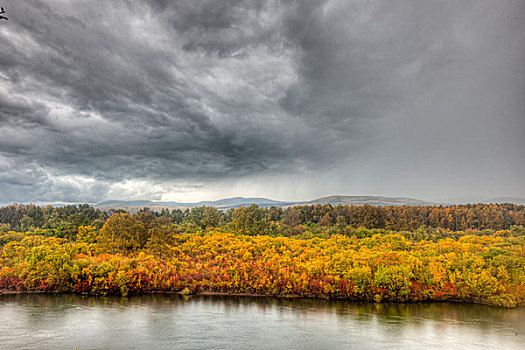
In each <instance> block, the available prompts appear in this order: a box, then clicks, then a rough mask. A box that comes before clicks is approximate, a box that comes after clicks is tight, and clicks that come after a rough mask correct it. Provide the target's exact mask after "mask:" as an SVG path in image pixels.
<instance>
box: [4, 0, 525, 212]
mask: <svg viewBox="0 0 525 350" xmlns="http://www.w3.org/2000/svg"><path fill="white" fill-rule="evenodd" d="M0 5H2V6H3V7H4V8H5V9H6V12H7V13H6V16H7V17H8V18H9V20H8V21H5V20H1V21H0V203H9V202H100V201H103V200H106V199H157V200H161V199H162V200H175V201H177V200H178V201H197V200H204V199H208V200H211V199H218V198H222V197H229V196H264V197H269V198H274V199H282V200H303V199H313V198H315V197H319V196H324V195H330V194H346V195H387V196H409V197H416V198H422V199H427V200H441V199H446V198H452V197H457V196H481V197H483V196H484V197H495V196H525V21H524V20H523V19H524V18H525V2H524V1H523V0H498V1H495V0H472V1H464V0H450V1H437V0H436V1H431V0H429V1H416V0H412V1H402V0H399V1H391V0H382V1H381V0H375V1H364V0H359V1H351V0H329V1H307V0H286V1H285V0H283V1H271V0H269V1H250V0H229V1H226V0H184V1H182V0H181V1H175V0H174V1H167V0H150V1H139V0H112V1H102V0H93V1H81V0H47V1H36V0H24V1H20V0H3V1H1V3H0Z"/></svg>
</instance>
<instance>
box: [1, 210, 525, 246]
mask: <svg viewBox="0 0 525 350" xmlns="http://www.w3.org/2000/svg"><path fill="white" fill-rule="evenodd" d="M115 212H117V213H125V212H124V211H122V210H118V211H115V210H110V211H103V210H100V209H96V208H93V207H91V206H89V205H87V204H85V205H79V206H73V205H68V206H63V207H52V206H45V207H40V206H36V205H33V204H29V205H21V204H13V205H9V206H6V207H3V208H0V231H3V232H6V231H9V230H11V231H19V232H22V231H27V230H34V229H37V228H38V229H44V230H50V231H53V232H55V236H57V237H66V238H74V237H75V236H76V233H77V228H78V227H79V226H82V225H84V226H86V225H89V226H93V227H96V228H97V229H100V228H101V227H102V225H104V223H105V222H106V220H107V219H108V218H109V217H110V216H111V214H113V213H115ZM133 215H134V216H136V217H137V218H138V219H139V220H142V221H143V222H142V223H143V224H144V225H146V226H147V225H148V222H149V221H151V220H153V219H154V218H163V219H166V220H168V221H169V222H170V223H171V224H174V225H179V226H180V229H181V230H186V231H190V232H195V231H196V230H198V229H207V228H211V227H221V226H229V227H231V228H232V229H233V230H235V231H237V232H240V233H244V234H270V235H272V234H273V235H275V234H284V235H299V234H304V233H305V232H315V233H327V232H328V233H335V232H339V233H341V232H342V233H344V232H348V231H350V230H355V229H357V228H360V227H362V228H366V229H385V230H392V231H414V230H417V229H419V228H421V227H426V228H430V229H444V230H449V231H465V230H487V229H488V230H508V229H511V228H512V227H513V226H525V206H522V205H514V204H468V205H453V206H421V207H412V206H393V207H378V206H370V205H363V206H347V205H338V206H331V205H304V206H294V207H288V208H280V207H270V208H260V207H258V206H257V205H251V206H249V207H239V208H235V209H230V210H227V211H222V210H218V209H216V208H214V207H206V206H203V207H196V208H192V209H186V210H181V209H174V210H171V211H170V210H168V209H162V210H161V211H151V210H149V209H142V210H140V211H139V212H138V213H136V214H133ZM168 221H165V223H166V222H168Z"/></svg>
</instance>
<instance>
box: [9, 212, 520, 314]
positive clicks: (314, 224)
mask: <svg viewBox="0 0 525 350" xmlns="http://www.w3.org/2000/svg"><path fill="white" fill-rule="evenodd" d="M524 225H525V207H524V206H519V205H512V204H500V205H497V204H490V205H487V204H474V205H458V206H448V207H445V206H440V207H373V206H368V205H365V206H336V207H332V206H330V205H316V206H296V207H290V208H277V207H271V208H259V207H257V206H256V205H252V206H250V207H240V208H237V209H231V210H228V211H220V210H217V209H216V208H213V207H198V208H193V209H191V210H184V211H183V210H172V211H168V210H162V211H160V212H152V211H149V210H141V211H139V212H138V213H135V214H129V213H126V212H123V211H117V212H105V211H101V210H99V209H95V208H92V207H90V206H89V205H81V206H64V207H51V206H46V207H38V206H35V205H10V206H7V207H3V208H0V247H1V248H2V254H1V257H0V289H1V290H3V291H47V292H73V293H83V294H100V295H107V294H120V295H130V294H137V293H149V292H180V291H184V292H185V293H199V292H213V293H239V294H261V295H277V296H297V297H316V298H348V299H358V300H369V301H376V302H380V301H387V300H390V301H400V302H403V301H425V300H427V301H432V300H434V301H442V300H453V301H467V302H475V303H483V304H488V305H495V306H506V307H512V306H516V305H517V304H518V303H521V302H523V300H524V294H525V287H524V286H525V228H524Z"/></svg>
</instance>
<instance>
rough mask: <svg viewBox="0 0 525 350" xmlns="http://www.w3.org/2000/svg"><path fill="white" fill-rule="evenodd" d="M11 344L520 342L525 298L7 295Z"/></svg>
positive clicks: (6, 345) (1, 330) (459, 345)
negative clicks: (410, 300)
mask: <svg viewBox="0 0 525 350" xmlns="http://www.w3.org/2000/svg"><path fill="white" fill-rule="evenodd" d="M0 320H1V321H2V322H0V348H1V349H57V348H58V349H75V348H79V349H107V348H114V349H144V348H147V349H173V348H181V349H210V348H213V349H231V348H238V349H246V348H259V349H276V348H283V349H284V348H286V349H289V348H291V349H349V348H352V349H377V348H385V349H386V348H388V349H392V348H403V349H410V348H412V349H421V348H423V347H424V348H427V349H428V348H435V349H481V348H483V349H490V348H494V349H518V348H520V349H521V348H523V344H525V324H524V322H525V308H523V307H522V308H517V309H500V308H493V307H486V306H480V305H470V304H449V303H442V304H438V303H434V304H373V303H356V302H345V301H325V300H310V299H297V300H294V299H274V298H248V297H212V296H193V297H189V298H188V297H186V298H185V297H181V296H178V295H146V296H137V297H132V298H109V297H108V298H103V297H83V296H78V295H41V294H25V295H24V294H23V295H1V296H0Z"/></svg>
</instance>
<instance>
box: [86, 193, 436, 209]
mask: <svg viewBox="0 0 525 350" xmlns="http://www.w3.org/2000/svg"><path fill="white" fill-rule="evenodd" d="M252 204H257V205H258V206H259V207H271V206H276V207H288V206H293V205H315V204H331V205H334V206H335V205H339V204H344V205H363V204H369V205H381V206H397V205H409V206H418V205H435V204H437V203H431V202H426V201H422V200H419V199H413V198H404V197H382V196H329V197H322V198H317V199H314V200H311V201H299V202H285V201H276V200H272V199H268V198H244V197H233V198H225V199H220V200H217V201H202V202H197V203H180V202H155V201H149V200H139V201H124V200H110V201H105V202H102V203H99V204H96V205H95V207H96V208H122V209H127V210H130V209H133V208H144V207H148V208H151V209H162V208H169V209H173V208H194V207H200V206H204V205H205V206H211V207H216V208H218V209H231V208H237V207H240V206H249V205H252Z"/></svg>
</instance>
